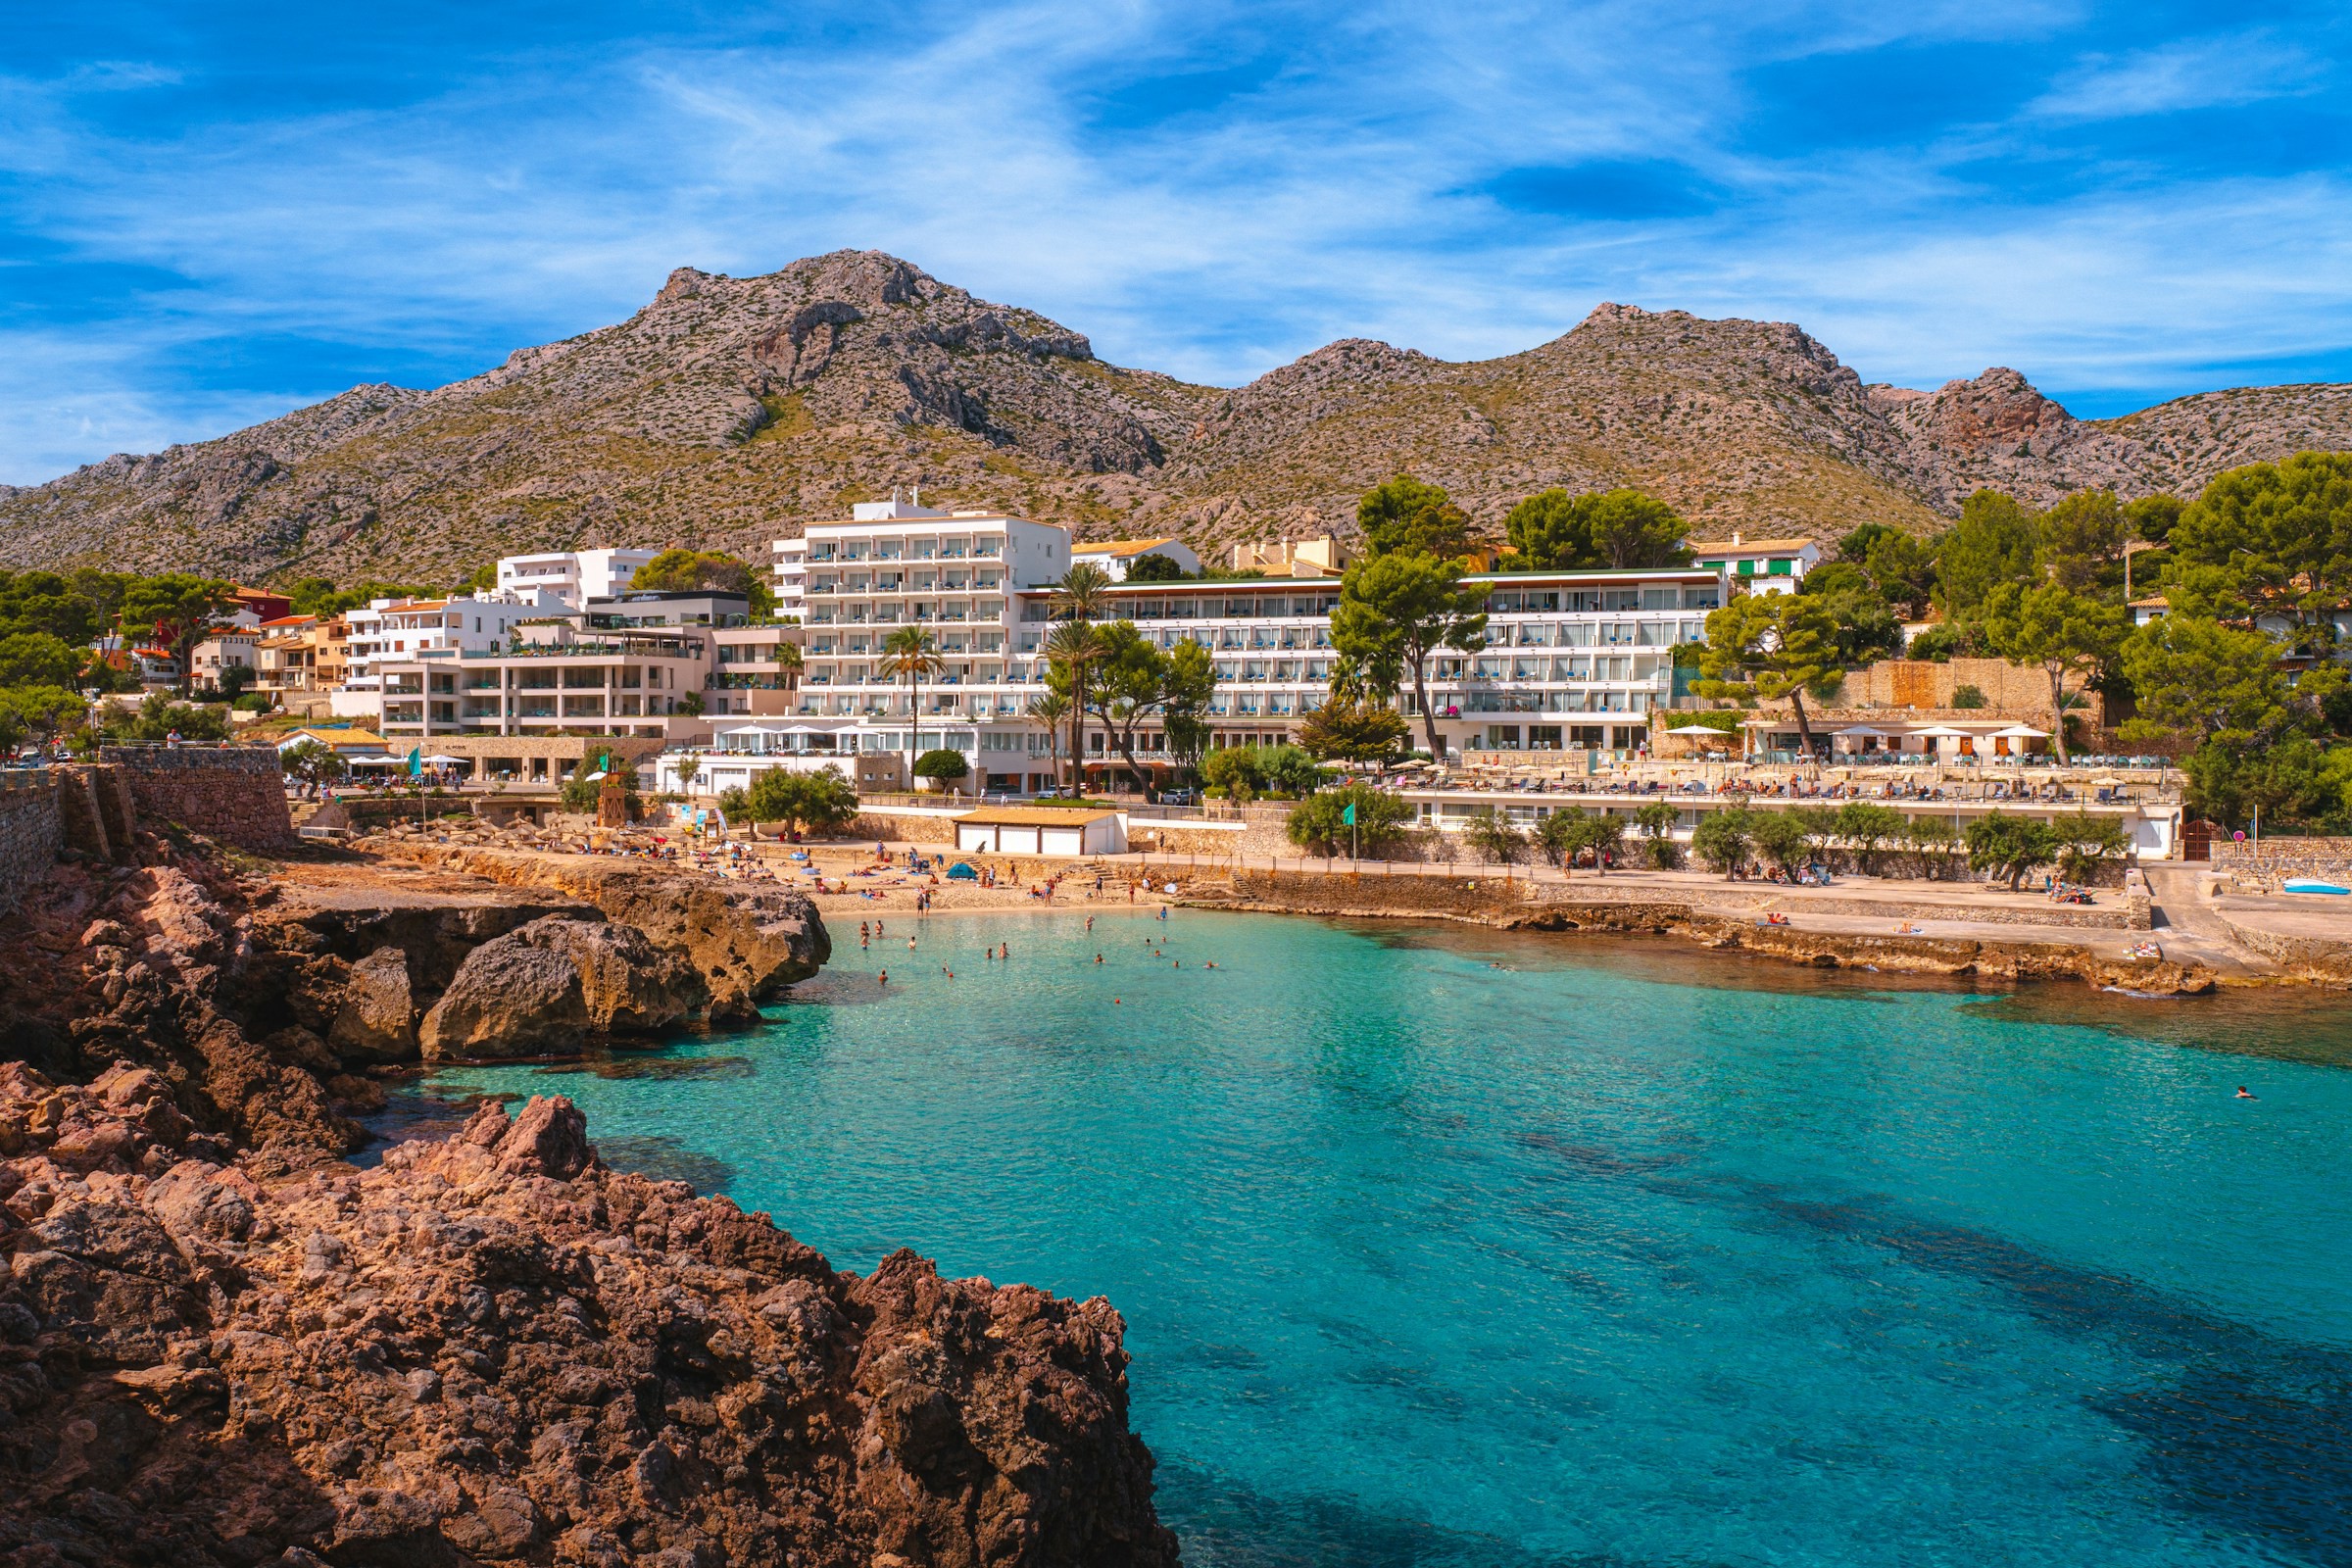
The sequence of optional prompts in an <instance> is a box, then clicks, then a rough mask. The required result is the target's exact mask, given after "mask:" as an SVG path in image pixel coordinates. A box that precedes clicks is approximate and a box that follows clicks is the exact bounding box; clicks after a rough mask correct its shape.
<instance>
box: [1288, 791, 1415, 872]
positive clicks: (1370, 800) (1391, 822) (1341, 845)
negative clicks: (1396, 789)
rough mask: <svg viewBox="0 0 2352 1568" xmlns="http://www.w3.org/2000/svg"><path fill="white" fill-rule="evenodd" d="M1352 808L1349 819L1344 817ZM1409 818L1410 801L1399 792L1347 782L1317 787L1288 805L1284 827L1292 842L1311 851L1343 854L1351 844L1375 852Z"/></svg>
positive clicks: (1391, 839) (1399, 832)
mask: <svg viewBox="0 0 2352 1568" xmlns="http://www.w3.org/2000/svg"><path fill="white" fill-rule="evenodd" d="M1351 806H1352V807H1354V808H1355V820H1354V822H1352V823H1349V822H1348V821H1347V820H1345V818H1346V817H1347V815H1348V808H1349V807H1351ZM1412 819H1413V807H1412V803H1411V802H1409V801H1407V800H1406V799H1405V798H1404V797H1403V796H1401V795H1396V794H1392V793H1391V792H1389V791H1387V790H1382V789H1374V788H1373V787H1372V786H1371V785H1369V784H1349V785H1347V786H1346V787H1344V788H1341V789H1336V790H1321V791H1318V792H1316V793H1315V794H1312V795H1309V796H1307V797H1306V798H1305V799H1304V800H1302V801H1300V802H1299V804H1298V805H1297V806H1295V807H1293V808H1292V809H1291V815H1290V820H1289V821H1288V822H1287V823H1286V824H1285V831H1287V832H1288V833H1289V834H1290V839H1291V842H1292V843H1293V844H1296V845H1298V846H1299V848H1301V849H1303V850H1305V851H1307V852H1308V853H1309V854H1313V855H1345V854H1347V853H1348V851H1349V850H1350V849H1351V848H1352V849H1355V850H1359V851H1362V852H1364V853H1366V854H1371V855H1378V854H1379V853H1380V852H1381V851H1382V850H1385V849H1386V848H1388V847H1389V846H1390V845H1391V844H1394V843H1395V842H1397V839H1398V838H1399V837H1401V836H1402V835H1403V833H1404V829H1405V826H1406V824H1408V823H1409V822H1411V821H1412Z"/></svg>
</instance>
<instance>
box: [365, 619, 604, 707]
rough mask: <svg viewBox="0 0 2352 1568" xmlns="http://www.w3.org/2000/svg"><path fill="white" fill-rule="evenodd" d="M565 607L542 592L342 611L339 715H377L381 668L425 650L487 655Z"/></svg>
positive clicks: (380, 703)
mask: <svg viewBox="0 0 2352 1568" xmlns="http://www.w3.org/2000/svg"><path fill="white" fill-rule="evenodd" d="M563 609H564V606H563V605H562V604H561V603H560V602H558V601H557V600H556V599H555V598H554V597H553V596H552V595H549V594H546V593H544V592H532V593H528V594H515V595H507V596H489V597H481V598H475V597H459V598H455V599H376V600H370V601H369V602H368V608H367V609H365V610H354V611H351V612H349V613H346V614H345V615H344V617H343V620H344V623H345V624H346V625H347V626H348V627H349V628H350V637H351V640H350V644H349V647H348V650H347V652H346V655H345V662H344V669H343V687H342V690H341V691H339V692H337V693H336V694H335V697H334V703H333V711H334V712H335V713H336V714H337V715H338V716H340V717H347V718H356V717H367V718H374V717H379V716H380V710H381V705H382V697H383V693H382V690H381V686H382V681H381V666H382V665H383V664H385V663H387V662H405V661H408V660H412V659H417V658H421V657H423V656H425V655H427V654H444V653H455V652H472V653H477V654H478V653H487V652H489V651H491V650H493V649H498V648H503V647H505V646H506V645H507V642H508V640H509V634H510V633H511V632H513V631H514V630H515V628H516V627H518V626H520V625H522V624H523V623H524V622H526V621H531V620H543V619H545V618H547V617H548V616H550V615H553V614H557V613H561V612H562V611H563Z"/></svg>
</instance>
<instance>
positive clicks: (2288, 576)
mask: <svg viewBox="0 0 2352 1568" xmlns="http://www.w3.org/2000/svg"><path fill="white" fill-rule="evenodd" d="M2170 543H2171V545H2172V550H2173V556H2174V565H2173V568H2172V572H2171V573H2170V575H2169V576H2168V577H2167V580H2166V583H2165V592H2166V594H2167V596H2168V597H2169V598H2172V599H2173V600H2174V605H2173V608H2174V609H2175V610H2176V611H2185V612H2187V613H2191V614H2197V615H2211V616H2214V617H2216V618H2219V619H2223V620H2232V619H2243V618H2245V617H2247V616H2249V615H2254V614H2261V613H2274V614H2282V615H2286V616H2288V617H2290V618H2291V619H2293V620H2294V621H2295V622H2296V623H2297V626H2298V628H2299V633H2300V634H2299V636H2298V639H2297V641H2298V643H2299V644H2300V645H2301V646H2303V647H2304V648H2305V649H2306V650H2309V651H2317V650H2318V649H2319V648H2321V647H2324V646H2327V645H2331V644H2332V643H2333V641H2334V633H2333V620H2332V613H2333V612H2334V611H2336V610H2339V609H2341V608H2342V607H2343V606H2344V605H2345V604H2346V603H2347V602H2348V596H2352V452H2302V453H2297V454H2296V455H2295V456H2294V457H2291V458H2289V459H2287V460H2286V461H2285V462H2284V463H2280V464H2269V463H2255V464H2248V465H2247V466H2244V467H2241V468H2231V469H2229V470H2228V471H2227V472H2225V473H2221V474H2217V475H2216V476H2215V477H2214V480H2213V482H2212V483H2211V484H2209V485H2207V486H2206V487H2205V492H2204V494H2202V495H2200V496H2199V497H2197V500H2196V504H2195V505H2194V506H2191V507H2190V508H2188V509H2187V510H2186V511H2185V512H2183V513H2182V514H2181V515H2180V520H2179V521H2178V522H2177V523H2175V524H2174V525H2173V528H2172V531H2171V535H2170Z"/></svg>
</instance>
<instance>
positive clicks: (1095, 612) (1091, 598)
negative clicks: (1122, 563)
mask: <svg viewBox="0 0 2352 1568" xmlns="http://www.w3.org/2000/svg"><path fill="white" fill-rule="evenodd" d="M1111 586H1112V584H1111V579H1110V573H1109V572H1107V571H1104V570H1103V568H1102V567H1101V566H1098V565H1094V564H1091V563H1086V562H1081V563H1080V564H1077V565H1075V566H1072V567H1071V568H1070V569H1069V570H1068V571H1065V572H1063V573H1062V574H1061V581H1060V582H1058V583H1056V584H1054V598H1053V605H1054V610H1055V611H1056V612H1057V613H1060V614H1062V615H1065V616H1067V617H1069V618H1070V619H1071V620H1101V619H1102V618H1103V611H1105V610H1107V609H1109V608H1110V590H1111Z"/></svg>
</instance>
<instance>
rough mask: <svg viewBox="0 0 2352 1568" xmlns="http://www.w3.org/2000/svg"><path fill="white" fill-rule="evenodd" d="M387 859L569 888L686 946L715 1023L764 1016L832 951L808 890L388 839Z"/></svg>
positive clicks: (576, 858) (651, 933)
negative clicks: (765, 1006) (770, 1003)
mask: <svg viewBox="0 0 2352 1568" xmlns="http://www.w3.org/2000/svg"><path fill="white" fill-rule="evenodd" d="M379 848H380V850H381V852H382V853H383V854H384V855H386V856H387V857H388V858H397V859H400V860H405V861H409V862H411V863H414V864H417V865H424V866H431V867H435V868H437V869H443V870H454V871H464V872H466V873H467V874H468V875H472V876H477V877H485V878H488V879H489V880H491V881H493V882H499V883H503V884H505V885H506V886H508V887H514V888H527V889H531V890H533V891H535V892H540V893H560V894H563V895H564V896H565V897H566V898H569V899H575V900H578V901H579V902H580V903H583V904H586V905H590V906H593V907H596V908H599V909H602V910H603V911H604V913H605V915H606V916H607V917H608V918H610V919H613V920H616V921H619V922H621V923H622V924H624V925H632V926H635V927H636V928H637V929H638V930H640V931H642V932H644V933H645V934H646V935H647V936H648V937H650V938H652V939H653V940H654V941H655V942H656V943H658V944H660V945H662V946H663V947H667V948H674V949H676V950H677V951H679V952H681V953H683V954H684V955H685V956H687V957H688V958H689V959H690V960H692V962H693V963H694V966H695V967H696V968H697V969H699V970H700V971H701V972H702V975H703V979H704V982H705V983H706V984H707V985H709V986H710V988H711V1003H710V1013H711V1019H712V1020H713V1021H714V1022H722V1023H723V1022H733V1021H739V1020H744V1019H749V1018H752V1017H755V1016H757V1014H758V1010H759V1005H760V1003H761V1002H763V1001H767V1000H769V999H771V998H773V997H775V996H776V995H777V994H779V993H780V992H782V991H783V989H784V988H785V987H786V986H789V985H791V984H792V983H793V982H794V981H796V980H806V979H808V978H809V976H810V975H812V974H814V973H816V971H817V969H818V968H819V966H821V965H822V964H823V963H824V962H825V960H826V959H828V958H830V957H831V956H833V943H832V939H831V938H830V937H829V936H828V935H827V934H826V932H825V926H824V922H823V921H822V920H821V919H819V918H818V917H817V913H816V909H815V907H814V906H813V905H811V904H810V903H809V898H808V896H807V895H806V894H804V893H801V892H798V891H796V890H794V889H791V888H784V887H775V886H760V885H757V884H753V883H745V882H721V881H717V880H714V879H713V878H711V877H708V876H698V875H695V874H693V873H691V872H685V871H677V870H669V869H665V868H663V867H661V866H658V865H648V864H646V863H644V862H643V861H630V860H624V859H616V858H612V857H609V856H593V855H547V854H536V853H531V852H526V851H518V850H500V849H488V848H479V847H475V846H471V845H465V844H436V843H427V842H422V841H417V840H407V841H404V840H398V839H390V840H386V841H385V842H384V843H383V844H381V845H380V846H379Z"/></svg>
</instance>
